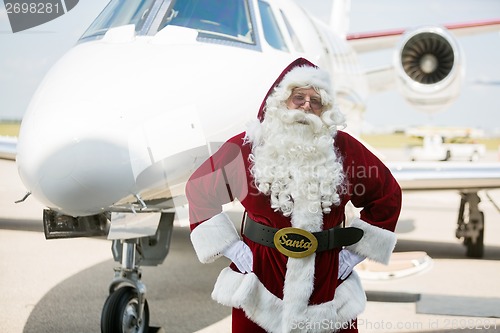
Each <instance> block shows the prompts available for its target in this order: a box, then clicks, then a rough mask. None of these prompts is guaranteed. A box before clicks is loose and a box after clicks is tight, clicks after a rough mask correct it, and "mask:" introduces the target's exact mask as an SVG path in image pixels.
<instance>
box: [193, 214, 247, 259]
mask: <svg viewBox="0 0 500 333" xmlns="http://www.w3.org/2000/svg"><path fill="white" fill-rule="evenodd" d="M239 239H240V236H239V234H238V232H237V231H236V228H235V226H234V224H233V222H232V221H231V220H230V219H229V217H228V216H227V215H226V214H225V213H220V214H217V215H215V216H214V217H212V218H210V219H208V220H206V221H205V222H203V223H201V224H200V225H198V226H197V227H196V228H194V230H193V231H192V232H191V242H192V243H193V247H194V250H195V252H196V255H197V256H198V259H199V260H200V261H201V262H202V263H204V264H206V263H210V262H213V261H215V259H217V258H219V257H220V256H222V251H223V250H225V249H226V248H227V247H229V245H231V244H233V243H235V242H237V241H238V240H239Z"/></svg>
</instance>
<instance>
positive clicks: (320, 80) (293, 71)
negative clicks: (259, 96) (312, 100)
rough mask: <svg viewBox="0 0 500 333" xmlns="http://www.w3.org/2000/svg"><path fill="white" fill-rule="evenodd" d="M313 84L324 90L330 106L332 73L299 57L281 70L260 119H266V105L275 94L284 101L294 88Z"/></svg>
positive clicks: (263, 105)
mask: <svg viewBox="0 0 500 333" xmlns="http://www.w3.org/2000/svg"><path fill="white" fill-rule="evenodd" d="M305 86H312V87H313V88H315V89H319V90H323V91H324V94H322V99H327V100H326V101H325V100H324V101H323V103H325V104H326V105H328V106H329V107H331V106H332V104H333V89H332V84H331V81H330V74H329V73H328V72H326V71H324V70H322V69H321V68H319V67H318V66H316V65H314V64H313V63H312V62H310V61H309V60H307V59H304V58H298V59H296V60H294V61H293V62H292V63H290V64H289V65H288V66H287V67H286V68H285V69H284V70H283V72H281V74H280V76H278V78H277V79H276V81H274V83H273V85H272V86H271V88H270V89H269V91H268V92H267V94H266V97H265V98H264V100H263V102H262V104H261V106H260V109H259V114H258V118H259V120H260V121H262V120H263V119H264V113H265V107H266V102H267V99H268V98H269V97H270V96H271V95H273V96H275V97H277V98H278V99H281V100H282V101H284V100H286V99H287V98H288V97H289V96H290V93H291V91H292V89H293V88H297V87H305Z"/></svg>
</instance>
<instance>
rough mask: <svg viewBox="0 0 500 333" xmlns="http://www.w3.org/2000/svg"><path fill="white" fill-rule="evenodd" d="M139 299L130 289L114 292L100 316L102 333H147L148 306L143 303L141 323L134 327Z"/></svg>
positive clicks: (119, 289)
mask: <svg viewBox="0 0 500 333" xmlns="http://www.w3.org/2000/svg"><path fill="white" fill-rule="evenodd" d="M138 306H139V298H138V296H137V291H136V290H135V289H134V288H132V287H122V288H118V289H117V290H115V291H114V292H113V293H112V294H111V295H109V297H108V299H107V300H106V302H105V303H104V307H103V309H102V314H101V332H102V333H147V332H148V328H149V306H148V301H147V300H145V301H144V311H143V313H142V323H141V325H140V327H138V328H137V327H135V323H136V322H137V319H138V318H137V312H138Z"/></svg>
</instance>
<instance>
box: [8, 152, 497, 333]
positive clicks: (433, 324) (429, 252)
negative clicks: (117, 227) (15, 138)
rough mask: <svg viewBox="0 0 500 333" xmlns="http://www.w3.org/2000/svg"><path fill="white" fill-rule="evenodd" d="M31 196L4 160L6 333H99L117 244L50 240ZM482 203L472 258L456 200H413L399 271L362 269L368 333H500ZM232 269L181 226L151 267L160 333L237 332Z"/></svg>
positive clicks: (488, 216)
mask: <svg viewBox="0 0 500 333" xmlns="http://www.w3.org/2000/svg"><path fill="white" fill-rule="evenodd" d="M24 194H25V189H24V188H23V186H22V184H21V182H20V180H19V177H18V175H17V170H16V166H15V163H14V162H12V161H6V160H0V294H1V295H2V297H1V298H0V332H3V333H18V332H26V333H30V332H36V333H43V332H65V333H69V332H75V333H76V332H78V333H84V332H99V330H100V329H99V327H100V326H99V325H100V313H101V310H102V306H103V304H104V301H105V299H106V297H107V295H108V285H109V283H110V282H111V279H112V277H113V267H114V266H116V265H117V263H115V262H114V261H113V259H112V254H111V243H110V242H109V241H107V240H105V239H91V238H80V239H65V240H45V238H44V235H43V230H42V221H41V216H42V210H43V206H42V205H41V204H39V203H38V202H36V200H35V199H34V198H32V197H29V198H28V199H27V200H26V201H25V202H23V203H19V204H15V203H14V201H16V200H19V199H21V198H22V197H23V196H24ZM480 197H481V199H482V202H481V204H480V208H481V209H482V211H483V212H484V215H485V237H484V241H485V255H484V257H483V258H482V259H471V258H467V257H466V256H465V247H464V246H463V245H462V243H461V241H460V240H457V239H456V238H455V236H454V235H455V227H456V221H457V215H458V207H459V202H460V196H459V195H458V193H457V192H455V191H440V192H413V193H411V192H410V193H406V192H405V193H404V196H403V209H402V213H401V217H400V219H399V222H398V226H397V229H396V233H397V236H398V244H397V246H396V249H395V254H394V256H393V260H392V261H391V265H389V268H388V269H384V268H382V269H381V268H380V267H376V266H372V265H370V264H369V263H367V265H364V266H360V267H358V268H357V271H358V273H359V274H360V276H361V277H362V283H363V286H364V288H365V290H366V293H367V297H368V302H367V307H366V310H365V311H364V312H363V313H362V314H361V315H360V316H359V318H358V328H359V331H360V332H364V333H369V332H434V333H445V332H456V331H462V332H471V331H476V330H477V331H481V332H500V287H499V281H500V279H499V277H500V213H499V211H498V208H497V206H498V205H499V204H500V190H493V191H489V192H488V193H486V192H484V191H482V192H480ZM227 210H228V212H229V214H230V215H231V216H233V217H234V218H235V220H237V219H238V217H239V216H240V214H241V209H240V207H239V206H238V205H237V204H234V205H230V206H229V207H227ZM402 257H404V258H403V259H404V262H405V263H406V264H408V263H413V264H415V265H414V266H415V268H414V269H413V270H407V271H406V273H407V274H399V275H398V274H391V272H390V271H391V270H393V271H394V272H401V271H400V270H398V269H397V268H398V267H399V266H398V263H400V262H402V261H401V260H402ZM408 258H410V259H408ZM419 258H426V260H425V261H423V262H424V263H425V264H422V265H418V264H419V263H422V262H420V261H419ZM227 264H228V262H227V261H226V260H224V259H220V260H218V261H217V262H215V263H213V264H208V265H202V264H200V263H199V262H198V261H197V259H196V256H195V254H194V251H193V249H192V246H191V244H190V242H189V230H188V229H187V228H186V227H181V226H176V227H175V228H174V233H173V238H172V244H171V249H170V253H169V255H168V257H167V259H166V260H165V262H164V263H163V264H162V265H160V266H158V267H144V268H143V282H144V283H145V284H146V286H147V288H148V294H147V295H148V296H147V297H148V303H149V307H150V318H151V319H150V324H151V326H152V327H156V328H157V329H156V331H157V332H174V333H184V332H185V333H193V332H199V333H201V332H203V333H212V332H216V333H226V332H230V326H231V318H230V309H228V308H226V307H223V306H220V305H218V304H216V303H215V302H214V301H212V300H211V299H210V292H211V289H212V287H213V284H214V282H215V279H216V277H217V275H218V272H219V271H220V270H221V269H222V268H223V267H225V266H226V265H227ZM403 266H404V265H403ZM374 267H375V268H374ZM370 270H377V272H378V273H380V271H379V270H381V271H382V273H386V274H370V273H373V272H370ZM322 324H323V325H330V323H322Z"/></svg>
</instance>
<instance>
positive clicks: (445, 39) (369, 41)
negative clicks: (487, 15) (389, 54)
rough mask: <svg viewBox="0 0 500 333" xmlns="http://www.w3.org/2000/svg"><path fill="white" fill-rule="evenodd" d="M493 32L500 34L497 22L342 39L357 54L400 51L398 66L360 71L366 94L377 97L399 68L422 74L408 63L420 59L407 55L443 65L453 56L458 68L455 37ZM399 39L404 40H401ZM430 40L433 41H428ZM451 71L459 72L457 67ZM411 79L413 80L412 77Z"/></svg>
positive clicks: (499, 22)
mask: <svg viewBox="0 0 500 333" xmlns="http://www.w3.org/2000/svg"><path fill="white" fill-rule="evenodd" d="M496 31H500V19H489V20H480V21H472V22H466V23H453V24H444V25H442V26H441V27H440V26H421V27H415V28H410V29H392V30H384V31H377V32H367V33H351V34H347V35H346V40H347V42H348V43H349V44H350V46H351V47H352V48H353V49H354V51H356V52H357V53H358V54H363V53H368V52H372V51H379V50H383V49H396V50H400V57H398V59H401V61H400V62H395V63H393V64H391V65H387V66H384V67H379V68H374V69H367V70H365V71H364V74H365V77H366V80H367V85H368V88H369V90H370V92H371V93H379V92H383V91H387V90H390V89H393V88H394V86H395V82H396V79H397V78H398V76H399V77H401V72H402V70H403V69H402V68H401V67H403V68H404V69H405V70H406V69H407V68H410V70H411V71H412V72H413V73H416V74H415V75H420V76H423V75H424V74H425V73H420V71H419V70H418V68H416V66H413V67H410V64H411V62H412V61H413V60H414V59H417V60H419V59H421V58H417V57H415V56H413V55H412V54H410V53H409V52H410V51H416V53H415V54H417V55H419V56H420V55H422V54H421V53H420V52H421V51H422V52H423V51H425V52H429V53H430V54H432V55H434V56H436V60H437V61H438V62H439V63H443V61H442V60H443V59H445V57H448V56H449V55H451V54H455V55H457V57H456V59H455V60H456V62H457V63H458V64H459V63H460V62H461V61H462V60H461V57H459V56H458V55H459V53H460V50H459V47H458V43H457V42H455V41H454V38H455V37H462V36H471V35H476V34H484V33H489V32H496ZM449 32H451V33H449ZM431 33H432V34H436V33H438V34H439V35H441V37H442V39H439V40H437V41H438V42H439V43H437V42H436V39H434V37H429V36H430V35H428V34H431ZM403 35H404V36H408V37H407V38H404V36H403ZM426 35H427V38H426ZM402 36H403V37H402ZM431 38H432V39H434V40H433V41H431ZM398 44H399V46H398ZM440 47H441V48H442V50H445V52H443V53H438V52H437V50H438V49H439V48H440ZM417 48H418V49H417ZM405 49H408V50H409V52H408V53H407V54H406V55H405V54H402V52H404V50H405ZM411 49H413V50H411ZM448 49H449V51H448ZM431 64H432V63H431ZM401 65H402V66H401ZM436 66H438V65H436ZM455 67H456V68H459V67H460V66H455ZM439 69H440V68H439ZM456 72H458V71H456ZM403 76H404V75H403ZM412 78H413V79H415V77H412ZM403 80H404V78H403ZM417 81H418V80H417ZM439 98H441V97H439ZM420 103H421V102H417V103H415V104H416V106H417V107H418V104H420Z"/></svg>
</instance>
